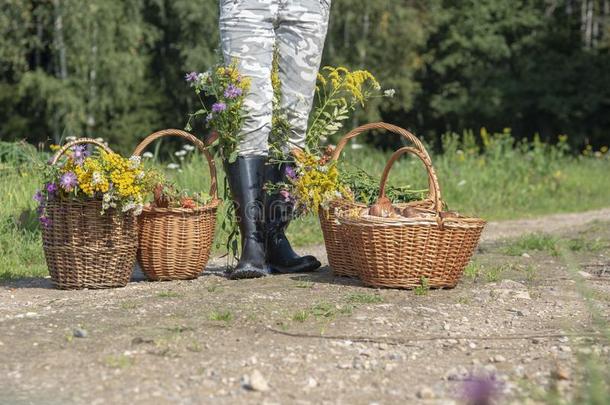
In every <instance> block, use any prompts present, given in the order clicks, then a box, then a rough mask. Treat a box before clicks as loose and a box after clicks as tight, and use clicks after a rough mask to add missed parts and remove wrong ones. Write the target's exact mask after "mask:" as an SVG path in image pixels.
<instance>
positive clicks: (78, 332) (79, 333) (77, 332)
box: [72, 328, 89, 338]
mask: <svg viewBox="0 0 610 405" xmlns="http://www.w3.org/2000/svg"><path fill="white" fill-rule="evenodd" d="M72 335H73V336H74V337H75V338H86V337H87V336H89V334H88V333H87V331H86V330H85V329H81V328H76V329H74V331H73V332H72Z"/></svg>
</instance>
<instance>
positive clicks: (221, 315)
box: [210, 310, 235, 322]
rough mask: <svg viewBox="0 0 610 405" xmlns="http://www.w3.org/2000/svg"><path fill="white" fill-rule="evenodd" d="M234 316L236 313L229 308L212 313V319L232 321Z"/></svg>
mask: <svg viewBox="0 0 610 405" xmlns="http://www.w3.org/2000/svg"><path fill="white" fill-rule="evenodd" d="M233 318H235V315H233V312H231V311H229V310H221V311H213V312H212V313H211V314H210V320H211V321H221V322H231V321H232V320H233Z"/></svg>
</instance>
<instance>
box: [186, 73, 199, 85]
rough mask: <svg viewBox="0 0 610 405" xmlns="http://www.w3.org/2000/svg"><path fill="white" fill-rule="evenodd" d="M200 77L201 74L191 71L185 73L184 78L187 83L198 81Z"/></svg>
mask: <svg viewBox="0 0 610 405" xmlns="http://www.w3.org/2000/svg"><path fill="white" fill-rule="evenodd" d="M198 77H199V74H198V73H197V72H191V73H187V74H186V75H184V80H186V82H187V83H194V82H196V81H197V78H198Z"/></svg>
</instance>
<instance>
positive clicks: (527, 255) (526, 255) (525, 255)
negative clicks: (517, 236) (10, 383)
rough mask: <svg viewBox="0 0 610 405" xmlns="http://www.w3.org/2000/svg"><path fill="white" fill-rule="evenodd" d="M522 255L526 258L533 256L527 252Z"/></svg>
mask: <svg viewBox="0 0 610 405" xmlns="http://www.w3.org/2000/svg"><path fill="white" fill-rule="evenodd" d="M521 257H525V258H526V259H529V258H530V257H532V256H530V255H529V254H528V253H527V252H523V254H522V255H521Z"/></svg>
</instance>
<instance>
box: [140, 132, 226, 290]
mask: <svg viewBox="0 0 610 405" xmlns="http://www.w3.org/2000/svg"><path fill="white" fill-rule="evenodd" d="M165 136H176V137H181V138H183V139H186V140H187V141H190V142H191V143H193V144H194V145H195V146H196V147H197V149H199V151H200V152H201V153H202V154H203V155H204V156H205V158H206V160H207V162H208V167H209V170H210V177H211V184H210V196H211V197H212V201H210V202H209V203H208V204H207V205H205V206H203V207H197V208H192V209H191V208H156V207H148V206H147V207H145V208H144V210H143V212H142V214H141V215H140V217H139V219H138V223H139V228H140V232H139V233H140V240H139V247H138V262H139V264H140V267H141V269H142V271H143V272H144V274H146V276H147V277H148V278H149V279H151V280H188V279H193V278H197V277H198V276H199V274H201V272H202V271H203V270H204V269H205V266H206V265H207V263H208V259H209V257H210V250H211V249H212V242H213V241H214V230H215V227H216V211H217V209H218V206H219V205H220V200H219V199H218V187H217V180H216V166H215V164H214V159H213V158H212V156H211V155H210V153H209V152H208V151H207V150H206V148H205V145H204V144H203V142H201V141H200V140H199V139H197V138H196V137H195V136H194V135H192V134H189V133H188V132H184V131H181V130H178V129H166V130H162V131H158V132H155V133H153V134H151V135H149V136H148V137H146V139H144V140H143V141H142V142H141V143H140V144H139V145H138V146H137V147H136V149H135V151H134V155H136V156H140V155H141V153H142V152H143V151H144V149H145V148H146V147H147V146H148V145H150V144H151V143H152V142H153V141H155V140H157V139H159V138H162V137H165Z"/></svg>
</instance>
